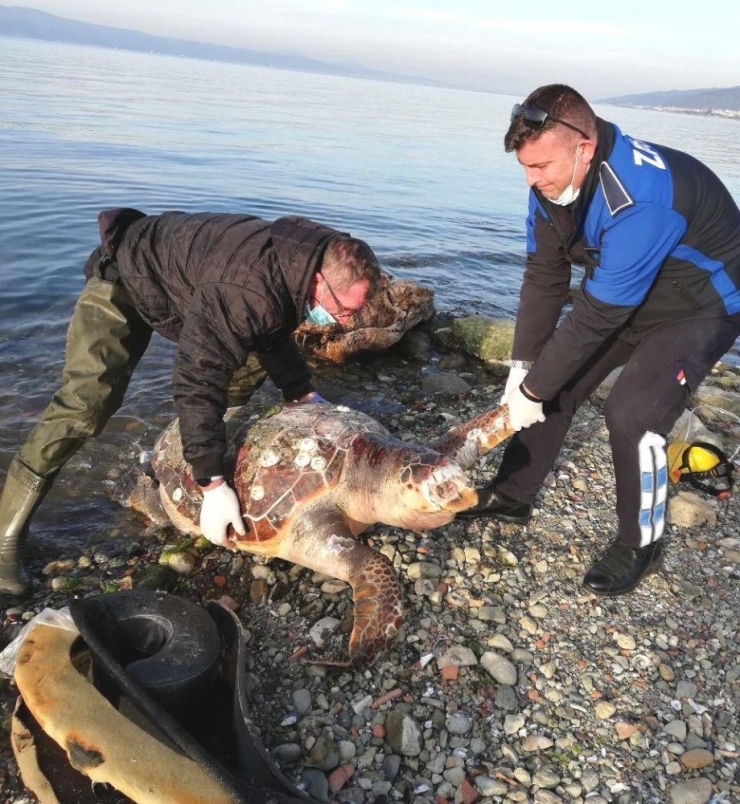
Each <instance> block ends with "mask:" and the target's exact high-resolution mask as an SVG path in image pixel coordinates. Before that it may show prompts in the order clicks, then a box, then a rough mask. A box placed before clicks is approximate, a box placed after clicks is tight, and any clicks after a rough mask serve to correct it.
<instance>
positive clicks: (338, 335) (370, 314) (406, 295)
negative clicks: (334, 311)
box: [294, 274, 434, 363]
mask: <svg viewBox="0 0 740 804" xmlns="http://www.w3.org/2000/svg"><path fill="white" fill-rule="evenodd" d="M433 315H434V293H433V291H432V290H430V289H429V288H425V287H421V286H420V285H417V284H416V283H415V282H412V281H410V280H407V279H393V278H391V277H389V276H387V275H385V274H383V276H382V277H381V284H380V289H379V291H378V293H377V294H375V296H374V297H373V298H372V299H371V300H370V301H369V302H368V303H367V304H366V305H365V307H364V308H363V309H362V310H360V311H359V312H358V313H357V314H355V315H354V316H353V317H352V318H351V319H350V321H349V322H348V323H347V324H346V325H345V327H344V328H343V327H340V326H339V325H338V324H329V325H326V326H317V325H316V324H311V323H309V322H308V321H304V322H303V323H302V324H301V325H300V327H298V329H297V330H296V331H295V336H294V337H295V339H296V342H297V343H298V346H299V347H300V348H301V350H302V351H303V352H305V353H307V354H310V355H314V356H316V357H319V358H322V359H323V360H328V361H329V362H331V363H345V362H346V361H347V360H349V359H350V358H352V357H356V356H358V355H360V354H362V353H363V352H382V351H384V350H385V349H388V347H390V346H392V345H393V344H394V343H396V342H397V341H399V340H400V339H401V338H402V337H403V335H405V334H406V332H408V331H409V330H410V329H411V328H412V327H415V326H416V325H417V324H420V323H421V322H422V321H428V320H429V319H430V318H431V317H432V316H433Z"/></svg>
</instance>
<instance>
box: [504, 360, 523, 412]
mask: <svg viewBox="0 0 740 804" xmlns="http://www.w3.org/2000/svg"><path fill="white" fill-rule="evenodd" d="M528 373H529V369H525V368H515V367H513V366H512V368H510V369H509V376H508V377H507V379H506V388H504V393H503V396H502V397H501V404H502V405H508V404H509V398H510V397H511V392H512V391H513V390H514V389H515V388H518V387H519V386H520V385H521V384H522V382H523V381H524V378H525V377H526V376H527V374H528Z"/></svg>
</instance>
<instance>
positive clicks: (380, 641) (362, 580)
mask: <svg viewBox="0 0 740 804" xmlns="http://www.w3.org/2000/svg"><path fill="white" fill-rule="evenodd" d="M329 519H330V518H329V517H327V516H326V515H323V516H319V517H316V516H309V517H304V518H303V519H302V521H301V523H300V526H299V527H297V528H296V529H295V530H294V532H293V533H292V534H291V537H290V538H288V539H286V540H285V541H284V542H283V544H282V545H281V548H280V551H279V557H280V558H284V559H286V560H288V561H292V562H293V563H294V564H300V565H301V566H303V567H308V568H309V569H312V570H316V571H317V572H323V573H324V574H326V575H331V576H332V577H333V578H338V579H339V580H341V581H347V582H348V583H349V584H350V585H351V586H352V598H353V601H354V604H355V617H354V625H353V628H352V634H351V635H350V638H349V659H348V660H347V661H345V662H332V661H325V662H324V661H321V662H315V663H316V664H323V665H330V666H334V667H355V668H359V667H365V666H369V665H371V664H373V662H375V660H376V659H377V658H378V657H379V656H380V655H381V654H382V653H383V652H384V651H386V650H387V649H388V648H389V646H390V644H391V643H392V642H393V640H394V638H395V636H396V634H397V633H398V629H399V628H400V626H401V621H402V620H403V590H402V587H401V583H400V581H399V580H398V576H397V575H396V571H395V570H394V569H393V564H392V563H391V561H390V559H388V558H387V557H386V556H384V555H382V554H381V553H378V552H376V551H375V550H372V549H371V548H369V547H368V546H367V545H365V544H361V543H360V542H358V541H356V540H355V538H354V537H353V536H352V534H351V532H350V530H349V528H348V527H347V524H346V522H345V521H344V519H343V518H342V517H341V515H339V514H337V515H336V518H334V517H331V521H329Z"/></svg>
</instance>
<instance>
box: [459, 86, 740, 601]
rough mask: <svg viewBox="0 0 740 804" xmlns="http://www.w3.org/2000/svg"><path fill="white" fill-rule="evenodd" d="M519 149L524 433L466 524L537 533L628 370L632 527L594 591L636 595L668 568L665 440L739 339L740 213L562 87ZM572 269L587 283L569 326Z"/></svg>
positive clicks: (683, 160)
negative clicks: (576, 444)
mask: <svg viewBox="0 0 740 804" xmlns="http://www.w3.org/2000/svg"><path fill="white" fill-rule="evenodd" d="M504 145H505V148H506V150H507V151H508V152H511V151H514V152H515V153H516V157H517V159H518V160H519V163H520V164H521V165H522V167H523V168H524V173H525V177H526V180H527V183H528V184H529V186H530V188H531V189H530V194H529V217H528V220H527V260H526V264H525V269H524V282H523V285H522V289H521V295H520V303H519V310H518V313H517V319H516V327H515V334H514V345H513V352H512V358H513V360H512V367H511V370H510V373H509V377H508V380H507V383H506V388H505V391H504V397H503V401H505V402H508V404H509V407H510V413H511V421H512V424H513V425H514V427H515V429H517V430H519V433H518V434H517V435H515V437H514V438H513V439H512V440H511V441H510V442H509V444H508V445H507V448H506V450H505V452H504V456H503V459H502V464H501V466H500V469H499V471H498V473H497V476H496V478H495V479H494V481H493V483H492V484H491V485H490V486H489V487H487V488H485V489H483V490H482V491H481V494H480V501H479V504H478V506H477V507H476V508H474V509H471V511H469V512H465V514H462V515H461V516H464V515H466V514H467V515H469V516H492V517H495V518H498V519H502V520H504V521H509V522H516V523H522V524H523V523H525V522H526V521H527V520H528V519H529V516H530V513H531V508H532V503H533V501H534V499H535V497H536V495H537V492H538V490H539V489H540V487H541V485H542V483H543V481H544V479H545V478H546V476H547V474H548V472H549V471H550V469H551V468H552V466H553V464H554V462H555V459H556V457H557V455H558V452H559V450H560V447H561V445H562V443H563V439H564V438H565V434H566V432H567V430H568V427H569V426H570V424H571V421H572V419H573V415H574V414H575V412H576V410H577V409H578V408H579V406H580V405H581V404H582V403H583V402H584V401H585V400H587V399H588V397H589V396H590V395H591V393H592V392H593V391H594V390H595V389H596V388H597V386H598V385H599V384H600V383H601V382H602V380H604V379H605V378H606V377H607V375H608V374H609V373H610V372H611V371H612V370H613V369H615V368H617V367H619V366H623V367H624V368H623V370H622V372H621V374H620V376H619V379H618V380H617V382H616V384H615V385H614V388H613V390H612V391H611V393H610V395H609V398H608V401H607V403H606V407H605V415H606V424H607V427H608V430H609V438H610V443H611V448H612V455H613V459H614V473H615V480H616V492H617V516H618V519H619V529H618V532H617V534H616V538H615V539H614V540H613V541H612V542H611V544H610V545H609V547H608V548H607V549H606V551H605V553H604V554H603V556H602V557H601V559H600V560H598V561H596V562H595V563H594V565H593V566H592V567H591V568H590V569H589V571H588V573H587V574H586V576H585V579H584V583H585V585H586V587H588V588H589V589H590V590H592V591H593V592H595V593H597V594H602V595H618V594H624V593H626V592H629V591H631V590H632V589H634V588H635V587H636V586H637V585H638V584H639V583H640V581H641V580H642V579H643V578H644V577H645V576H646V575H648V574H649V573H651V572H654V571H655V570H657V569H658V568H659V567H660V564H661V562H662V558H663V553H664V542H663V530H664V514H665V500H666V459H665V439H666V436H667V434H668V432H669V431H670V430H671V428H672V427H673V425H674V424H675V422H676V420H677V419H678V417H679V415H680V414H681V412H682V411H683V410H684V409H685V408H686V405H687V403H688V400H689V395H690V394H691V392H692V391H695V390H696V388H697V386H698V385H699V384H700V383H701V381H702V379H703V378H704V377H705V376H706V375H707V373H708V372H709V370H710V368H711V367H712V366H713V365H714V364H715V363H716V361H717V360H719V359H720V358H721V357H722V355H724V354H725V352H727V351H728V350H729V349H730V347H731V346H732V345H733V343H734V342H735V340H736V339H737V338H738V336H740V211H739V210H738V207H737V205H736V204H735V202H734V201H733V199H732V197H731V196H730V193H729V192H728V191H727V189H726V188H725V187H724V186H723V184H722V182H721V181H720V180H719V179H718V178H717V176H715V175H714V173H712V171H711V170H710V169H709V168H708V167H706V166H705V165H703V164H702V163H701V162H699V161H698V160H696V159H694V158H693V157H691V156H689V155H688V154H685V153H681V152H680V151H676V150H673V149H671V148H666V147H664V146H662V145H656V144H653V143H648V142H643V141H641V140H637V139H635V138H633V137H630V136H627V135H626V134H623V133H622V132H621V131H620V130H619V128H618V127H617V126H615V125H614V124H613V123H609V122H607V121H606V120H602V119H601V118H598V117H597V116H596V115H595V114H594V111H593V110H592V109H591V107H590V106H589V104H588V103H587V102H586V101H585V99H584V98H583V97H582V96H581V95H580V94H579V93H578V92H576V91H575V90H574V89H571V88H570V87H568V86H564V85H561V84H553V85H548V86H543V87H540V88H539V89H536V90H535V91H534V92H532V94H531V95H529V97H528V98H527V99H526V100H525V101H524V103H522V104H517V105H516V106H514V108H513V110H512V114H511V123H510V126H509V129H508V131H507V133H506V136H505V139H504ZM572 264H578V265H582V266H584V267H585V278H584V281H583V283H582V287H581V292H580V293H578V294H577V295H576V298H575V300H574V302H573V307H572V309H571V310H570V312H568V314H567V315H566V316H565V317H564V318H563V319H562V321H560V323H559V324H558V321H559V319H560V316H561V313H562V312H563V306H564V304H565V301H566V297H567V296H568V291H569V286H570V278H571V265H572Z"/></svg>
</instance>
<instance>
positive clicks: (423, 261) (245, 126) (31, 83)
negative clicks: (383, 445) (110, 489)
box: [0, 38, 740, 552]
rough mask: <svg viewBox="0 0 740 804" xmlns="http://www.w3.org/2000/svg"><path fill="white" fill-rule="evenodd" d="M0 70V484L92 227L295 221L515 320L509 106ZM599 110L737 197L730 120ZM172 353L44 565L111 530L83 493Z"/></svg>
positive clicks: (340, 82)
mask: <svg viewBox="0 0 740 804" xmlns="http://www.w3.org/2000/svg"><path fill="white" fill-rule="evenodd" d="M0 52H1V53H2V60H1V61H0V109H1V110H2V114H1V115H0V152H1V153H2V158H1V159H0V288H2V290H1V291H0V477H2V476H4V473H5V470H6V468H7V465H8V463H9V462H10V459H11V457H12V455H13V454H14V452H15V451H16V449H17V448H18V446H19V445H20V443H21V441H22V439H23V438H24V437H25V435H26V434H27V433H28V431H29V430H30V427H31V426H32V423H33V421H34V420H35V419H36V417H37V416H38V414H39V413H40V412H41V410H42V409H43V407H44V406H45V405H46V403H47V401H48V399H49V397H50V395H51V393H52V392H53V391H54V389H55V388H56V387H57V385H58V382H59V376H60V371H61V366H62V363H63V356H64V355H63V350H64V336H65V332H66V325H67V321H68V319H69V315H70V313H71V311H72V307H73V305H74V301H75V299H76V297H77V294H78V293H79V290H80V288H81V287H82V266H83V264H84V261H85V259H86V257H87V255H88V253H89V252H90V250H91V249H92V248H93V247H94V246H95V245H96V242H98V241H97V238H98V232H97V223H96V214H97V212H98V211H99V210H101V209H105V208H110V207H120V206H132V207H137V208H139V209H142V210H143V211H145V212H150V213H156V212H160V211H164V210H167V209H182V210H189V211H204V210H208V211H216V212H218V211H223V212H235V211H244V212H248V213H253V214H257V215H260V216H263V217H265V218H268V219H269V218H274V217H278V216H280V215H283V214H292V213H297V214H301V215H305V216H308V217H311V218H315V219H316V220H320V221H322V222H324V223H327V224H330V225H332V226H336V227H338V228H340V229H342V230H345V231H350V232H351V233H352V234H354V235H357V236H359V237H362V238H364V239H366V240H367V241H368V242H369V243H370V244H371V245H372V246H373V247H374V249H375V251H376V252H377V254H378V256H379V257H380V260H381V263H382V265H383V267H384V268H385V269H386V270H387V271H388V272H389V273H391V274H393V275H395V276H403V277H408V278H411V279H414V280H416V281H418V282H420V283H422V284H425V285H428V286H430V287H432V288H434V291H435V294H436V304H437V308H438V309H439V310H442V311H450V312H453V313H463V312H464V313H472V312H479V313H482V314H486V315H495V316H510V317H513V316H514V313H515V310H516V303H517V297H518V288H519V283H520V280H521V269H522V261H523V257H524V229H523V227H524V216H525V212H526V187H525V184H524V179H523V175H522V171H521V170H520V168H519V166H518V165H517V163H516V160H515V158H514V157H513V156H512V155H510V154H505V153H504V152H503V147H502V138H503V135H504V132H505V130H506V127H507V123H508V115H509V110H510V108H511V105H512V103H513V102H514V101H515V100H519V99H515V98H511V97H507V96H502V95H488V94H484V93H477V92H464V91H455V90H444V89H435V88H429V87H417V86H408V85H403V84H391V83H380V82H373V81H364V80H358V79H345V78H336V77H330V76H321V75H309V74H305V73H292V72H283V71H276V70H268V69H264V68H259V67H250V66H241V65H229V64H218V63H210V62H204V61H195V60H190V59H179V58H169V57H163V56H155V55H145V54H138V53H127V52H123V51H114V50H104V49H99V48H92V47H78V46H70V45H63V44H53V43H47V42H35V41H26V40H21V39H11V38H0ZM553 80H557V76H556V75H553ZM597 111H598V113H600V114H601V115H602V116H604V117H606V118H608V119H611V120H613V121H614V122H616V123H618V124H619V125H620V126H621V127H622V128H623V130H625V131H627V132H629V133H630V134H633V135H635V136H638V137H640V138H643V139H648V140H653V141H656V142H661V143H664V144H666V145H671V146H674V147H679V148H683V149H685V150H688V151H690V152H691V153H693V154H694V155H696V156H698V157H699V158H701V159H703V160H704V161H705V162H707V163H708V164H709V165H710V166H711V167H712V168H713V169H714V170H715V171H716V172H717V173H718V174H719V175H720V176H721V177H722V178H723V180H724V181H725V182H726V184H727V185H728V187H729V188H730V190H731V191H732V193H733V194H734V196H735V197H736V198H738V199H740V144H739V142H740V140H739V137H738V135H739V134H740V127H739V125H738V123H737V121H734V120H721V119H711V118H704V117H691V116H686V115H676V114H668V113H661V112H649V111H641V110H628V109H619V108H615V107H612V108H599V107H597ZM171 353H172V347H171V345H170V344H168V343H165V342H164V341H163V340H161V339H156V338H155V341H154V343H153V347H152V349H151V350H150V352H149V353H148V354H147V356H146V358H145V360H144V362H143V364H142V366H141V368H140V370H139V371H138V372H137V374H136V376H135V378H134V381H133V383H132V387H131V389H130V392H129V395H128V396H127V401H126V405H125V407H124V408H123V410H122V411H121V414H120V415H119V416H117V417H116V419H115V420H114V421H113V422H112V423H111V426H109V428H108V429H107V430H106V433H105V436H104V437H103V438H102V439H99V440H98V441H99V442H100V443H99V444H97V445H96V446H95V447H91V448H90V449H86V450H84V451H83V452H82V453H80V455H79V456H78V457H76V458H75V459H74V461H73V462H72V464H71V466H70V467H69V468H68V470H67V471H66V472H64V473H62V477H61V479H60V482H59V483H58V484H57V485H58V488H56V489H55V491H54V492H53V496H52V499H54V500H55V501H56V504H55V505H47V506H45V507H44V508H42V509H41V511H40V513H39V515H38V517H37V520H38V527H37V529H36V532H37V538H38V539H39V540H40V542H41V543H42V544H43V543H45V542H47V541H48V543H49V546H50V550H51V551H52V552H53V549H52V548H51V545H52V544H53V543H54V542H55V541H58V540H59V539H61V540H62V541H64V542H65V543H69V542H78V543H79V544H80V545H81V544H86V543H89V541H90V540H91V539H94V538H95V533H96V532H99V531H100V530H101V528H102V527H104V526H106V525H108V524H109V520H110V517H111V516H113V514H111V513H109V512H108V509H107V507H106V505H105V504H104V503H103V502H101V499H102V498H101V496H100V495H101V494H102V491H101V490H100V489H99V488H98V483H97V479H98V478H100V477H101V476H102V477H105V476H106V474H108V473H110V472H111V471H115V466H116V464H120V463H121V462H122V460H128V459H130V458H131V456H132V455H133V454H134V453H135V451H136V449H138V448H139V447H142V448H145V447H149V446H150V445H151V444H150V443H149V438H150V436H151V434H152V432H156V429H157V428H158V427H159V426H161V425H162V424H163V423H165V422H166V421H168V420H169V418H170V416H171V415H172V411H173V407H172V403H171V399H170V396H169V375H170V372H171V366H172V361H171ZM736 359H737V355H736ZM98 538H102V536H98Z"/></svg>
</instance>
